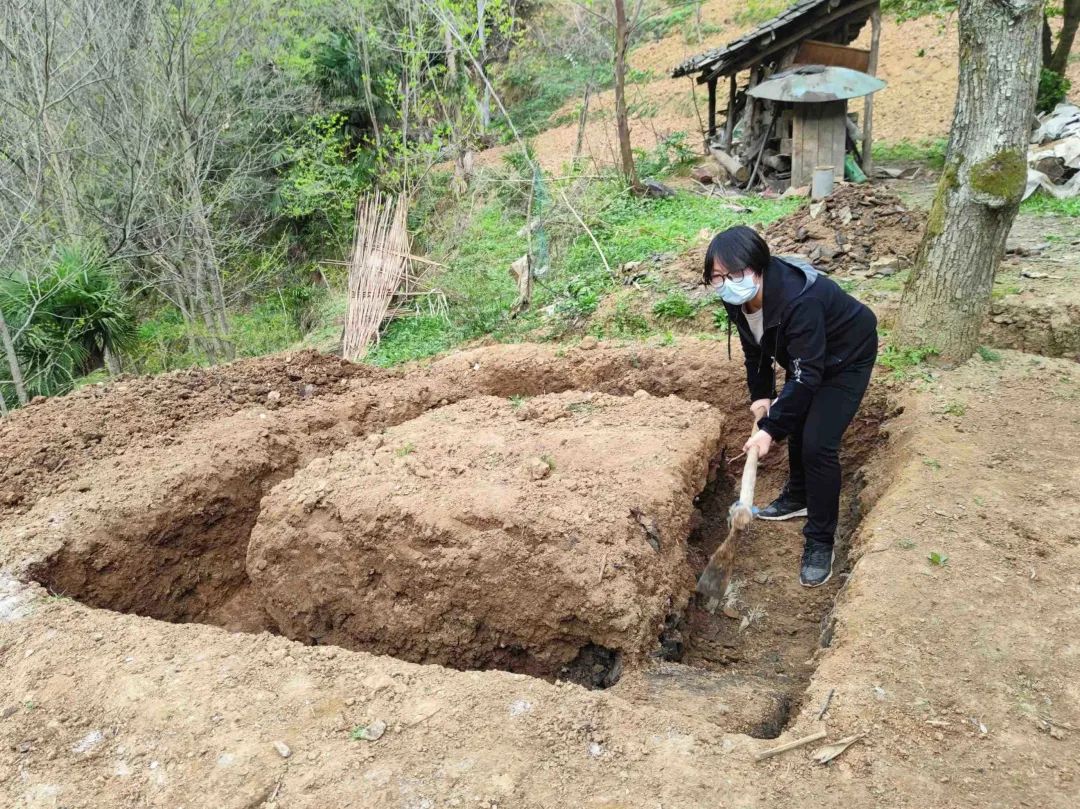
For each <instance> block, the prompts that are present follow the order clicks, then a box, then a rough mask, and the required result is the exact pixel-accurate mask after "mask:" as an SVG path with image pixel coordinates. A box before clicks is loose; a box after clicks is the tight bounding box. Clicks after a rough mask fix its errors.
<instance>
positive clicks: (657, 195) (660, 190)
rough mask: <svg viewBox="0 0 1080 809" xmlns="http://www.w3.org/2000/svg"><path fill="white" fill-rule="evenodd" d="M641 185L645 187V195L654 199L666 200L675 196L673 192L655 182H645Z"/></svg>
mask: <svg viewBox="0 0 1080 809" xmlns="http://www.w3.org/2000/svg"><path fill="white" fill-rule="evenodd" d="M642 185H643V186H644V187H645V193H646V194H647V195H649V196H650V197H653V198H654V199H667V198H668V197H673V196H675V192H674V191H672V190H671V189H670V188H669V187H668V186H666V185H664V184H663V183H661V182H659V181H657V180H645V181H644V182H643V183H642Z"/></svg>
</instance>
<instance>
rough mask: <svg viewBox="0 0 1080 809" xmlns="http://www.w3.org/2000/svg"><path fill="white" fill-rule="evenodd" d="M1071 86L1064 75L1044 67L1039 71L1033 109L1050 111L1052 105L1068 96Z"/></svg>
mask: <svg viewBox="0 0 1080 809" xmlns="http://www.w3.org/2000/svg"><path fill="white" fill-rule="evenodd" d="M1071 87H1072V82H1070V81H1069V80H1068V79H1067V78H1065V77H1064V76H1061V75H1058V74H1057V73H1055V72H1054V71H1052V70H1047V69H1046V68H1045V67H1044V68H1042V70H1040V71H1039V91H1038V95H1037V96H1036V97H1035V110H1036V111H1037V112H1050V110H1052V109H1053V108H1054V107H1056V106H1057V105H1058V104H1060V103H1061V102H1062V101H1065V100H1066V99H1067V98H1068V97H1069V89H1070V88H1071Z"/></svg>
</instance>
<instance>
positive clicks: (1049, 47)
mask: <svg viewBox="0 0 1080 809" xmlns="http://www.w3.org/2000/svg"><path fill="white" fill-rule="evenodd" d="M1053 58H1054V34H1053V32H1052V31H1051V30H1050V20H1049V19H1048V18H1047V16H1046V12H1043V23H1042V66H1043V67H1045V68H1046V69H1047V70H1049V69H1050V60H1051V59H1053Z"/></svg>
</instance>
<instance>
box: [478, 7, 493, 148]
mask: <svg viewBox="0 0 1080 809" xmlns="http://www.w3.org/2000/svg"><path fill="white" fill-rule="evenodd" d="M486 6H487V2H486V0H477V3H476V34H477V39H478V40H479V44H480V53H479V58H478V59H477V61H478V62H480V65H481V66H482V67H483V68H484V70H485V71H486V70H487V21H486V20H485V19H484V11H485V9H486ZM481 78H482V77H481ZM490 126H491V85H490V84H488V82H487V81H484V87H483V95H482V96H481V97H480V131H481V132H487V131H488V127H490Z"/></svg>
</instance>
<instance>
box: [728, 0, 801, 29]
mask: <svg viewBox="0 0 1080 809" xmlns="http://www.w3.org/2000/svg"><path fill="white" fill-rule="evenodd" d="M790 5H791V2H789V0H746V4H745V5H744V6H743V7H742V8H741V9H739V10H738V11H737V12H736V13H735V22H736V23H738V24H739V25H758V24H760V23H763V22H765V21H766V20H768V19H772V18H773V17H775V16H776V15H777V14H779V13H780V12H781V11H783V10H784V9H785V8H787V7H788V6H790Z"/></svg>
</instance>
